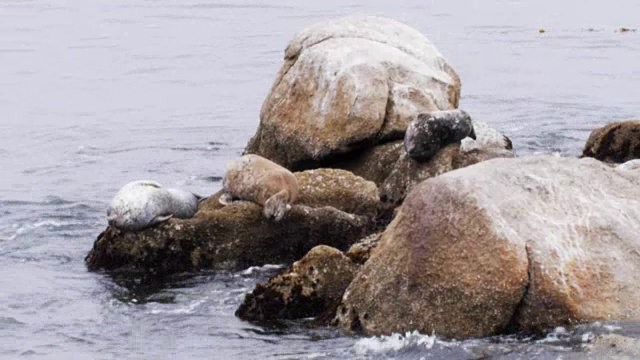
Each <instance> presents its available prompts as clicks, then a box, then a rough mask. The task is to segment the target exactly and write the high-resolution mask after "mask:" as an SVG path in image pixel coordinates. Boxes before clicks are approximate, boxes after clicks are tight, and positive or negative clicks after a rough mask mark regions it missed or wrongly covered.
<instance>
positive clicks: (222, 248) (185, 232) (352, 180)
mask: <svg viewBox="0 0 640 360" xmlns="http://www.w3.org/2000/svg"><path fill="white" fill-rule="evenodd" d="M295 175H296V178H297V179H298V182H299V185H300V189H299V196H298V200H297V202H296V203H295V204H294V205H293V207H292V209H291V210H290V211H289V212H288V213H287V214H286V215H285V217H284V218H283V219H282V220H281V221H279V222H276V221H272V220H268V219H265V218H264V216H262V207H261V206H260V205H257V204H255V203H252V202H247V201H236V202H233V203H231V204H230V205H227V206H223V205H221V204H220V203H219V202H218V198H219V196H220V193H218V194H216V195H214V196H212V197H210V198H209V199H207V200H206V201H204V202H203V203H201V204H200V207H199V210H198V212H197V213H196V215H195V216H194V217H193V218H192V219H186V220H174V219H170V220H169V221H168V222H167V223H164V224H160V225H158V226H155V227H152V228H149V229H145V230H143V231H139V232H121V231H119V230H117V229H115V228H111V227H109V228H107V229H106V230H105V231H104V232H103V233H102V234H100V235H99V236H98V239H97V240H96V242H95V243H94V246H93V249H92V250H91V252H90V253H89V255H88V256H87V258H86V263H87V266H88V267H89V269H90V270H98V269H105V270H115V269H124V270H141V271H149V272H155V273H159V274H169V273H174V272H183V271H196V270H200V269H239V268H245V267H248V266H254V265H264V264H278V263H290V262H293V261H295V260H297V259H299V258H300V257H301V256H303V255H304V254H306V252H307V251H309V250H310V249H311V248H313V247H314V246H317V245H321V244H326V245H329V246H333V247H336V248H338V249H345V250H346V249H347V248H348V247H349V246H350V245H351V244H353V243H354V242H355V241H357V240H358V239H361V238H362V237H363V236H366V235H367V234H368V233H369V232H370V231H371V230H372V226H373V220H374V217H375V209H376V208H377V204H378V201H379V199H378V193H377V189H376V186H375V184H373V183H371V182H369V181H366V180H364V179H362V178H360V177H358V176H355V175H353V174H350V173H349V172H347V171H344V170H333V169H318V170H313V171H308V172H301V173H296V174H295ZM316 185H317V186H316ZM320 185H322V186H320ZM305 202H307V203H305Z"/></svg>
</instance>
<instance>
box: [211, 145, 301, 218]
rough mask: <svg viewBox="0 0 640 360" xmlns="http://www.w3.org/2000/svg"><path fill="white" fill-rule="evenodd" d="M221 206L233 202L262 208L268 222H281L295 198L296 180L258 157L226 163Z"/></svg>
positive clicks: (246, 156)
mask: <svg viewBox="0 0 640 360" xmlns="http://www.w3.org/2000/svg"><path fill="white" fill-rule="evenodd" d="M223 188H224V194H223V195H222V196H221V197H220V202H221V203H222V204H225V205H226V204H228V203H229V202H230V201H232V200H234V199H240V200H248V201H252V202H254V203H257V204H260V205H262V206H263V214H264V216H265V217H266V218H267V219H274V220H276V221H280V220H281V219H282V218H283V217H284V215H285V214H286V213H287V211H289V209H291V204H292V203H293V202H294V201H295V200H296V197H297V195H298V181H297V179H296V177H295V176H294V175H293V173H292V172H291V171H289V170H287V169H285V168H284V167H282V166H280V165H278V164H276V163H274V162H273V161H271V160H268V159H265V158H263V157H262V156H259V155H244V156H241V157H240V158H238V159H235V160H233V161H231V162H229V164H227V168H226V172H225V175H224V179H223Z"/></svg>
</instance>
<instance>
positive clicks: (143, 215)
mask: <svg viewBox="0 0 640 360" xmlns="http://www.w3.org/2000/svg"><path fill="white" fill-rule="evenodd" d="M201 200H202V198H201V197H199V196H198V195H195V194H193V193H191V192H188V191H185V190H181V189H165V188H163V187H162V185H160V184H159V183H157V182H155V181H151V180H139V181H132V182H130V183H128V184H126V185H124V186H123V187H122V188H120V190H119V191H118V192H117V193H116V195H115V196H114V198H113V200H112V201H111V204H110V205H109V208H108V209H107V220H108V222H109V225H110V226H113V227H116V228H118V229H120V230H124V231H137V230H142V229H144V228H147V227H149V226H153V225H155V224H158V223H161V222H163V221H166V220H168V219H169V218H171V217H175V218H178V219H188V218H190V217H192V216H193V215H195V213H196V211H197V209H198V203H199V202H200V201H201Z"/></svg>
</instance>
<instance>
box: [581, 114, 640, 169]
mask: <svg viewBox="0 0 640 360" xmlns="http://www.w3.org/2000/svg"><path fill="white" fill-rule="evenodd" d="M582 156H583V157H593V158H596V159H598V160H600V161H607V162H614V163H623V162H626V161H629V160H633V159H640V120H634V121H623V122H616V123H612V124H608V125H606V126H603V127H601V128H598V129H595V130H593V131H592V132H591V135H589V139H588V140H587V143H586V144H585V146H584V149H583V150H582Z"/></svg>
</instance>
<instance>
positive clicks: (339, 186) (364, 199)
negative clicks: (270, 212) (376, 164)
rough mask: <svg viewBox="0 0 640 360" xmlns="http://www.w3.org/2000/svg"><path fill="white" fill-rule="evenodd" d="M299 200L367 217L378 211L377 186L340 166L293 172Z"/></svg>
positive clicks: (302, 202)
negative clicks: (341, 168)
mask: <svg viewBox="0 0 640 360" xmlns="http://www.w3.org/2000/svg"><path fill="white" fill-rule="evenodd" d="M296 178H297V179H298V187H299V189H300V194H299V196H298V202H299V203H301V204H305V205H308V206H311V207H322V206H333V207H334V208H336V209H338V210H341V211H344V212H346V213H350V214H356V215H363V216H367V217H370V218H373V217H375V216H376V212H377V211H378V199H379V195H378V188H377V187H376V184H375V183H373V182H371V181H363V179H362V178H359V177H356V176H354V174H353V173H351V172H350V171H346V170H340V169H316V170H307V171H303V172H299V173H296Z"/></svg>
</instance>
